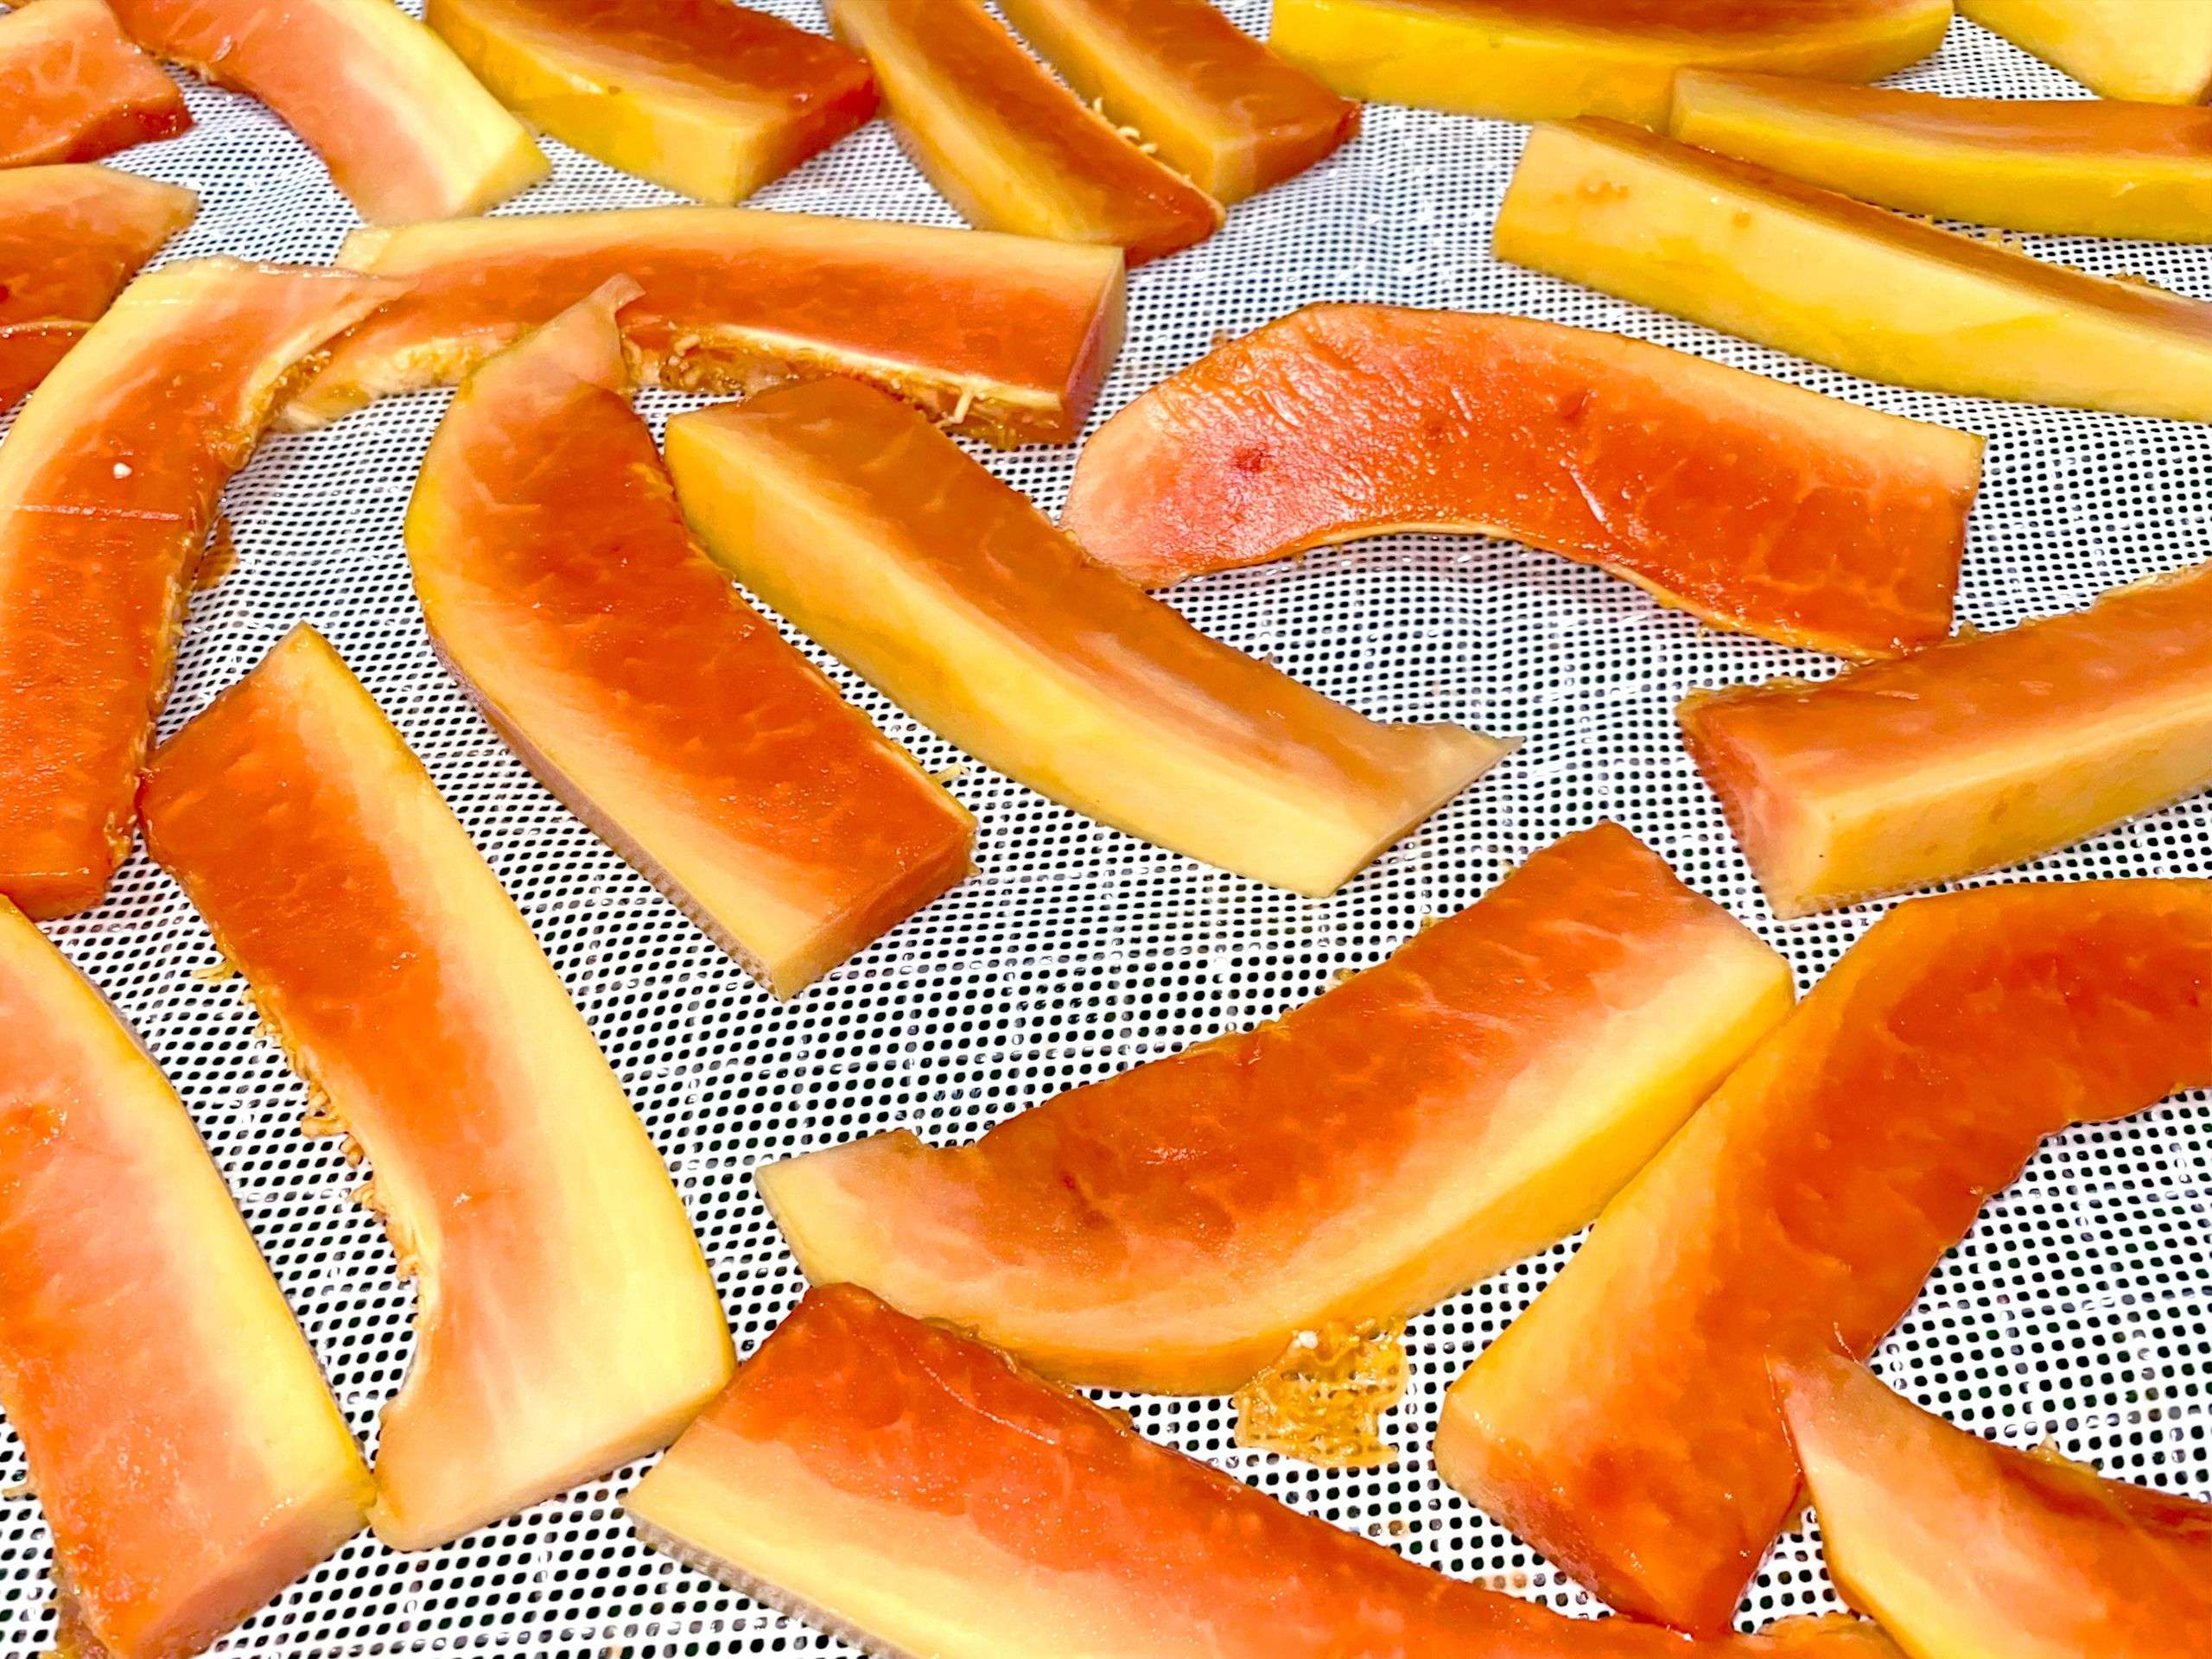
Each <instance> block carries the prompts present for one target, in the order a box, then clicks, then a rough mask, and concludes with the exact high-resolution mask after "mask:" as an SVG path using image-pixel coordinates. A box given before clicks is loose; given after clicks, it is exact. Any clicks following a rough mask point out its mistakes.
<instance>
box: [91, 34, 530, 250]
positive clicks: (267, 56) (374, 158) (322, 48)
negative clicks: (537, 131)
mask: <svg viewBox="0 0 2212 1659" xmlns="http://www.w3.org/2000/svg"><path fill="white" fill-rule="evenodd" d="M109 3H110V4H111V5H112V6H113V7H114V8H115V11H116V15H117V16H118V17H120V18H121V19H122V20H123V26H124V29H128V30H129V31H130V35H131V36H132V38H133V39H135V40H136V41H137V42H138V43H139V44H140V45H141V46H143V47H144V48H146V49H147V50H148V51H149V52H152V53H154V54H156V55H158V56H161V57H163V58H167V59H168V60H169V61H170V62H172V63H179V64H182V65H183V66H184V67H186V68H188V69H189V70H191V71H193V73H195V74H198V75H201V76H204V77H205V78H206V79H209V80H212V81H213V82H214V83H215V84H216V85H217V86H228V87H230V88H232V89H233V90H234V91H237V92H247V93H251V95H252V96H253V97H255V98H257V99H260V100H261V101H262V102H263V103H264V104H266V105H268V106H269V107H270V109H272V110H274V111H276V112H277V115H278V117H280V118H282V119H283V122H284V124H285V125H287V126H289V127H290V128H291V129H292V130H293V131H294V132H296V133H297V134H299V136H300V137H301V138H302V140H303V141H304V142H305V143H306V144H307V146H308V149H312V150H314V151H315V154H316V155H318V156H321V157H322V162H323V165H324V166H325V167H327V168H329V169H330V177H331V181H332V182H333V183H334V184H335V185H337V187H338V188H339V189H340V191H342V192H344V193H345V195H346V200H349V201H351V202H352V203H353V206H354V207H356V208H358V209H359V211H360V214H361V217H362V218H364V219H370V220H376V221H384V222H387V223H389V222H391V221H396V220H401V219H442V218H445V217H447V216H448V215H451V214H455V213H482V212H483V211H484V210H485V209H486V207H491V206H493V204H494V203H496V202H500V201H504V200H506V199H507V198H508V197H509V196H512V195H513V194H515V193H516V192H518V191H520V190H526V189H528V188H530V187H531V185H533V184H536V183H537V181H539V180H540V179H542V178H543V177H544V176H545V175H546V172H547V170H548V169H547V167H546V162H545V157H544V156H542V155H540V154H539V153H538V149H537V145H536V144H534V143H531V137H530V134H529V133H528V132H527V131H526V130H524V127H523V124H522V123H521V122H519V121H518V120H516V119H515V118H514V117H513V116H512V115H510V114H508V113H507V112H506V111H505V110H503V109H501V108H500V107H499V100H498V99H495V98H493V96H492V95H491V93H489V92H486V91H485V90H484V89H483V87H481V86H478V85H477V84H476V81H475V79H474V77H472V76H471V75H470V74H469V73H468V71H467V70H466V69H464V68H463V67H461V60H459V59H457V58H455V57H454V54H453V53H452V52H451V51H450V50H449V49H448V48H447V46H446V44H445V42H444V41H441V40H440V39H439V38H438V37H437V36H436V35H433V34H432V33H431V32H430V31H429V29H425V28H424V27H423V25H422V24H420V23H418V22H416V21H415V20H414V19H413V18H412V17H410V16H408V15H407V14H406V13H405V12H404V11H402V10H400V9H399V8H398V7H397V6H396V5H394V4H392V3H391V0H109Z"/></svg>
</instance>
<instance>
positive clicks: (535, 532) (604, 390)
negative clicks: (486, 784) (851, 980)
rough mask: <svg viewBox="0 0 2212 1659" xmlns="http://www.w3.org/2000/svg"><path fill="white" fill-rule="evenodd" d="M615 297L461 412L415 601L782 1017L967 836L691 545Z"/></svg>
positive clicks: (435, 445)
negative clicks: (649, 422) (779, 1002)
mask: <svg viewBox="0 0 2212 1659" xmlns="http://www.w3.org/2000/svg"><path fill="white" fill-rule="evenodd" d="M630 292H634V288H633V287H632V285H628V284H609V290H608V291H605V292H602V293H601V294H599V295H597V296H594V297H593V298H591V299H589V300H586V301H584V302H582V303H580V304H579V305H577V306H575V308H571V309H570V310H569V311H566V312H564V313H563V314H562V315H560V316H559V317H556V319H555V320H554V321H551V322H550V323H548V324H547V325H546V326H545V327H543V328H542V329H540V330H539V331H538V332H537V334H532V335H531V336H529V337H528V338H526V339H525V340H524V341H523V343H522V344H520V345H518V346H512V347H511V348H510V349H509V350H507V351H506V352H505V353H501V354H500V355H499V356H498V357H495V358H493V359H492V360H491V361H490V362H488V363H486V365H484V366H483V367H482V368H480V369H479V370H477V371H476V372H474V374H473V375H471V376H470V377H469V378H468V380H467V384H466V385H463V386H462V388H461V395H460V396H459V397H456V398H455V399H454V405H453V408H452V410H451V411H450V412H449V413H448V415H447V416H446V418H445V421H444V423H443V424H442V425H441V426H440V427H439V429H438V432H437V435H436V436H435V438H434V439H432V441H431V442H430V447H429V453H428V454H425V456H424V457H423V467H422V471H421V474H419V476H418V477H417V479H416V486H415V499H414V501H413V504H412V505H410V508H409V510H408V514H407V531H406V535H407V548H408V554H409V557H410V560H411V562H412V563H413V566H414V572H415V591H416V594H418V595H419V596H420V597H421V599H422V601H423V618H424V620H426V621H427V622H428V623H429V629H430V632H431V635H432V637H433V638H434V639H435V640H436V641H437V643H438V646H439V649H440V651H441V652H442V655H443V656H444V658H445V659H446V661H447V662H448V664H450V665H451V666H452V668H453V669H454V671H455V673H456V674H458V675H459V676H460V677H461V679H462V681H463V683H465V684H467V686H468V688H469V689H470V690H471V691H472V692H473V693H474V695H475V696H476V698H477V699H478V702H479V703H480V706H481V707H482V708H483V709H484V710H485V712H486V715H488V716H489V717H490V718H491V720H492V721H493V724H494V725H496V726H497V727H498V728H499V730H500V731H501V732H502V733H503V734H505V735H506V737H507V739H508V741H510V742H511V743H512V744H513V745H514V747H516V749H517V751H518V753H521V754H522V755H523V757H524V759H525V760H528V761H529V762H530V764H531V766H532V768H533V769H534V770H535V771H536V772H537V773H538V775H539V776H540V777H541V778H543V779H544V780H545V782H546V784H547V785H548V787H550V788H551V789H552V790H553V791H554V792H555V793H556V794H557V795H559V796H560V797H561V798H563V800H564V801H566V802H568V803H569V805H570V806H571V807H572V808H573V809H574V810H575V811H576V813H577V814H578V816H580V817H582V818H583V819H584V820H585V821H586V822H587V823H589V824H591V826H592V827H593V828H594V829H596V830H598V831H599V833H600V834H601V836H605V837H606V838H607V840H608V841H609V842H612V843H613V845H614V846H615V847H616V848H617V849H620V851H621V852H622V853H623V854H624V855H625V856H626V857H628V858H630V859H631V860H632V861H633V862H635V863H636V864H637V865H638V866H639V868H641V869H642V870H644V871H645V874H647V875H648V876H649V877H651V878H652V880H653V882H654V884H655V885H656V886H658V887H660V888H661V889H662V890H663V891H664V892H665V893H668V895H669V896H670V897H671V899H674V900H675V901H676V902H677V904H678V905H679V906H682V907H683V910H684V912H686V913H687V914H688V915H690V917H691V918H692V919H693V920H695V921H696V922H697V923H698V924H699V925H701V926H702V927H703V928H705V929H706V931H708V932H709V933H710V934H712V935H713V936H714V938H715V940H716V942H717V943H719V944H721V945H722V947H723V948H724V949H725V950H729V951H730V952H731V953H732V954H733V955H734V956H736V957H739V958H740V960H741V961H742V962H744V963H745V964H746V965H747V968H748V969H750V970H751V971H752V972H753V974H754V975H755V976H757V977H759V978H760V980H761V981H762V982H765V983H766V985H767V986H768V987H769V988H770V989H772V990H773V991H774V992H775V993H776V994H777V995H779V996H790V995H794V994H795V993H796V992H798V991H799V990H800V989H802V988H804V987H805V986H806V985H808V984H809V983H810V982H812V981H813V980H815V979H816V978H817V977H819V976H821V975H822V974H823V973H826V972H827V971H828V970H829V969H831V968H834V967H836V965H837V963H841V962H842V961H843V960H844V959H845V958H846V957H849V956H850V955H851V954H852V953H853V952H854V951H855V950H859V949H860V948H861V946H863V945H865V944H868V943H869V942H870V941H872V940H873V939H874V938H875V937H876V936H877V935H878V934H880V933H881V932H882V931H884V930H886V929H887V928H889V927H891V926H893V925H895V924H897V923H899V922H900V921H902V920H904V919H905V918H906V917H907V916H908V915H909V914H911V913H912V912H914V911H915V910H918V909H919V908H920V907H921V906H923V905H925V904H927V903H928V902H929V901H930V900H931V899H934V898H935V897H937V895H938V893H942V892H944V890H945V889H946V888H947V887H950V886H952V885H953V884H954V883H955V882H957V881H958V880H961V879H962V878H963V876H965V875H966V874H968V873H969V868H971V867H970V864H969V849H970V847H971V845H972V843H973V842H974V839H975V829H976V824H975V820H974V819H973V818H972V817H969V814H968V812H967V810H966V809H965V808H963V807H962V806H961V805H960V804H959V803H958V802H957V801H955V800H954V799H953V798H951V797H950V795H948V794H946V793H945V792H944V790H943V789H941V788H940V787H939V786H938V785H936V784H935V783H933V782H931V779H930V778H929V777H928V775H927V774H926V773H925V772H923V771H922V770H921V768H920V767H919V766H917V765H915V763H914V761H913V760H912V758H910V757H909V756H908V755H907V754H906V752H905V751H904V750H902V749H900V748H899V747H898V746H897V745H896V744H894V743H893V742H891V741H889V740H888V739H887V738H885V737H884V736H883V735H882V734H880V732H878V731H877V730H876V729H875V728H874V726H872V725H870V724H869V723H868V717H867V716H866V715H862V714H861V712H860V710H859V709H855V708H854V707H853V706H852V705H851V704H850V703H849V702H846V701H845V700H844V699H843V698H842V696H839V695H838V694H837V691H836V688H835V687H834V686H832V685H831V684H830V683H829V681H828V680H827V679H826V678H825V677H823V674H822V673H821V671H819V670H818V669H817V668H816V667H815V666H814V665H813V664H811V663H809V662H808V661H807V660H806V658H804V657H803V656H802V655H800V654H799V652H798V651H797V650H795V649H794V648H793V647H792V646H791V645H789V644H787V643H786V642H785V639H784V638H783V636H782V635H781V634H779V633H778V632H777V631H776V628H775V626H774V625H773V624H772V623H771V622H769V621H767V620H766V619H764V618H763V617H761V615H760V613H758V612H756V611H754V610H753V608H752V607H750V606H749V605H747V603H746V602H745V601H744V600H743V599H742V598H741V597H740V596H739V594H738V593H737V590H736V589H735V588H734V587H732V586H731V584H730V582H729V578H728V577H727V576H726V575H723V574H722V572H721V568H720V567H719V566H717V565H716V564H715V563H714V561H713V560H711V559H709V557H708V556H707V555H706V554H705V553H704V552H702V550H700V548H699V545H698V543H696V542H695V541H693V540H692V538H691V534H690V531H689V530H687V529H686V528H685V526H684V523H683V512H681V510H680V509H678V507H677V505H676V492H675V489H674V487H673V486H671V484H670V482H669V479H668V474H667V473H666V471H665V470H664V469H663V467H662V466H661V461H660V454H659V451H658V449H656V448H654V445H653V439H652V432H651V431H650V430H649V429H647V427H646V426H645V423H644V422H643V421H641V420H639V418H638V416H637V415H636V414H635V413H634V412H633V411H632V409H631V407H630V400H629V397H628V395H627V392H628V381H627V377H626V374H625V372H624V370H623V366H622V337H621V334H620V332H619V330H618V329H617V327H616V323H615V311H616V309H617V308H618V307H619V306H620V304H621V302H622V301H623V300H624V298H625V297H626V295H627V294H628V293H630Z"/></svg>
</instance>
